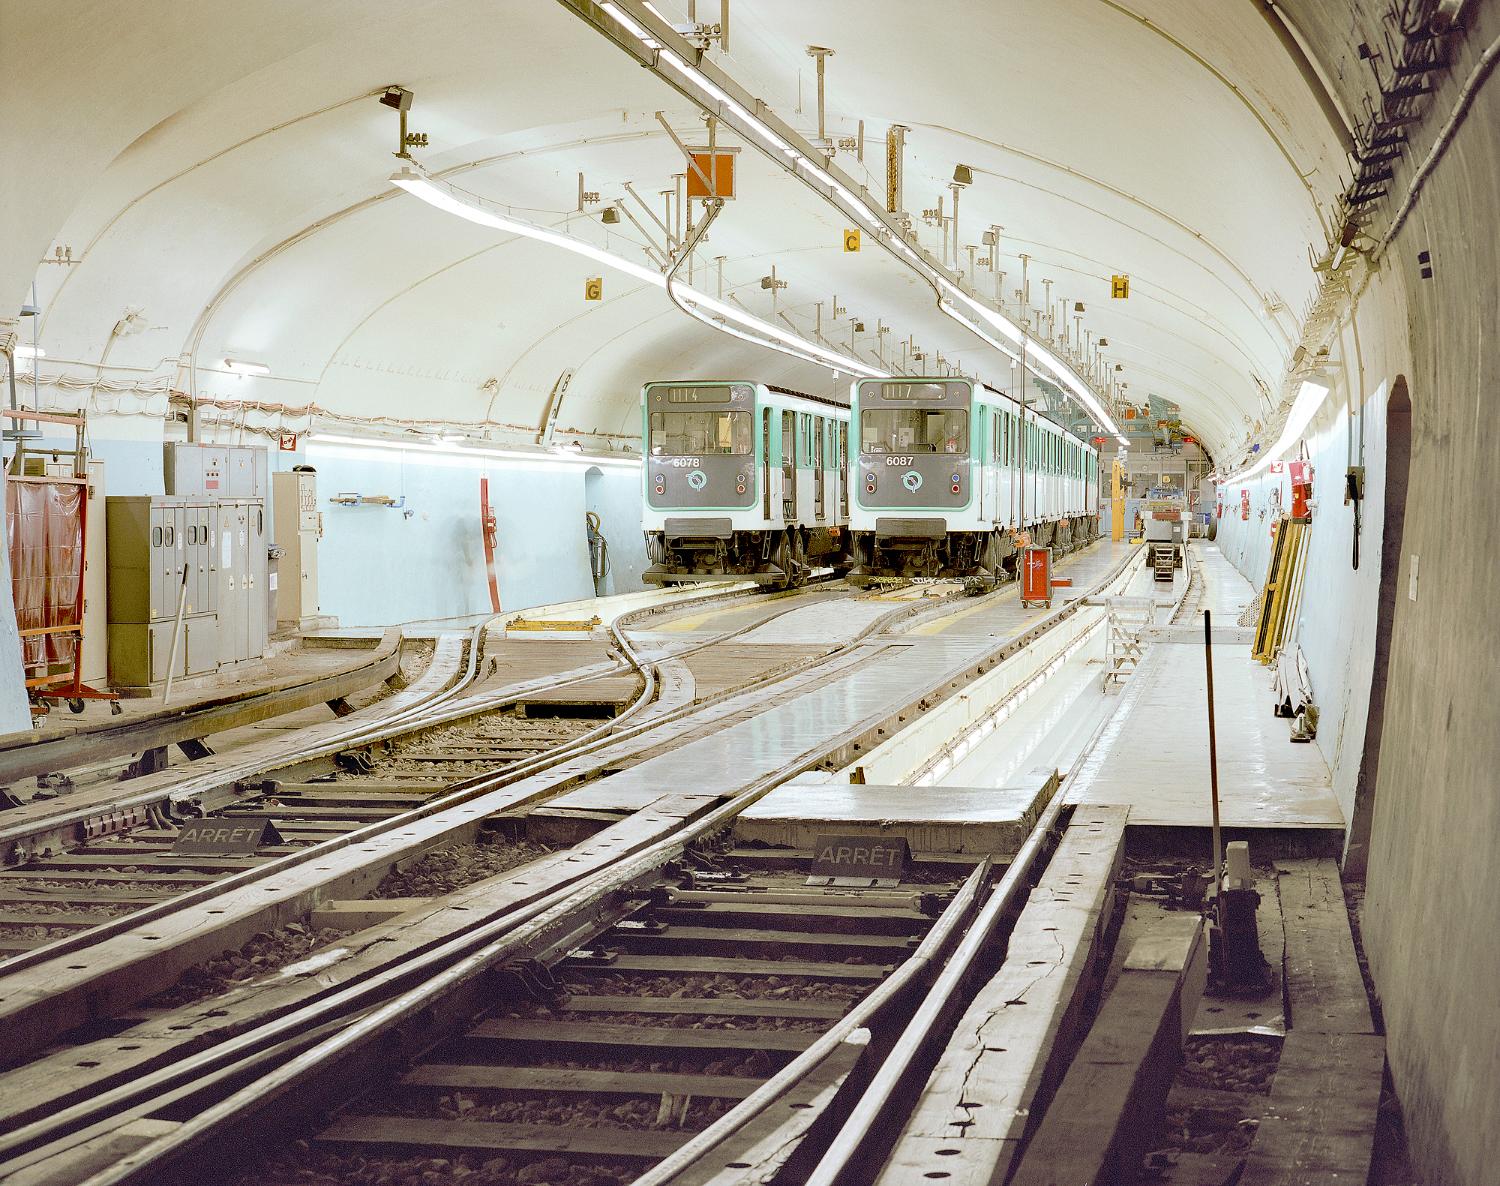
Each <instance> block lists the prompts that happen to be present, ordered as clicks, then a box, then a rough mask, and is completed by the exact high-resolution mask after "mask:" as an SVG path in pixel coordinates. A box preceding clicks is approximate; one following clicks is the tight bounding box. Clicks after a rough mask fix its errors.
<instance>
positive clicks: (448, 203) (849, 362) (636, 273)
mask: <svg viewBox="0 0 1500 1186" xmlns="http://www.w3.org/2000/svg"><path fill="white" fill-rule="evenodd" d="M390 181H391V183H392V184H393V185H398V186H400V187H401V188H402V189H404V190H406V192H407V193H409V194H412V195H413V196H414V197H418V198H421V199H422V200H423V201H424V202H426V203H428V204H429V205H431V206H435V207H437V208H438V209H439V210H444V211H446V212H447V213H449V214H455V215H457V216H458V217H459V218H462V219H465V220H467V221H468V222H472V223H476V224H478V225H479V226H486V227H490V228H491V229H493V230H499V231H505V232H508V233H510V234H514V235H521V236H524V237H526V238H530V239H536V240H539V241H540V242H543V243H550V244H552V245H553V246H555V247H560V248H562V249H563V250H564V251H570V252H572V253H573V254H575V255H582V256H584V257H585V258H587V259H591V260H594V261H595V262H597V263H601V264H605V265H606V266H608V267H611V268H615V269H617V270H618V271H622V272H625V273H626V274H627V275H630V276H633V277H634V278H635V279H637V280H640V281H643V282H644V283H646V284H651V285H654V286H655V287H657V288H665V287H666V283H667V281H666V277H665V276H663V275H662V274H661V273H660V272H657V271H655V270H653V269H651V268H648V267H645V266H643V265H641V264H638V263H635V262H634V261H632V260H628V259H625V258H624V257H623V256H619V255H616V254H615V253H614V252H612V251H607V250H605V249H604V248H603V247H596V246H595V245H594V244H592V243H589V242H587V241H585V240H583V239H578V238H575V237H574V236H572V235H569V234H566V233H565V232H562V231H554V230H551V229H550V228H548V227H542V226H537V225H536V224H535V223H530V222H527V221H526V220H524V219H520V218H516V217H514V216H513V215H511V214H509V213H506V212H504V211H502V210H501V209H500V208H498V207H496V206H495V205H494V204H493V203H490V202H488V201H486V200H485V199H484V198H481V197H479V196H478V195H477V194H470V193H466V192H464V191H463V190H460V189H458V188H457V187H456V186H454V185H452V184H450V183H449V182H446V181H442V180H439V179H437V178H432V177H428V176H427V175H426V174H424V173H422V172H421V171H420V170H418V169H415V168H413V167H412V166H410V165H406V166H403V167H402V168H400V169H398V170H397V171H396V172H395V173H392V174H391V176H390ZM673 287H674V288H675V290H676V292H675V294H673V302H674V303H675V304H678V305H679V306H681V304H682V301H680V300H678V299H677V297H679V296H680V297H681V298H682V299H683V300H686V301H689V302H690V303H692V304H694V305H700V306H702V307H703V308H704V309H707V310H710V311H711V312H712V313H713V314H714V315H715V318H718V319H721V320H719V321H714V320H710V321H709V322H708V323H709V324H712V325H713V326H714V328H723V327H722V321H733V322H735V323H736V324H738V325H742V326H744V327H746V328H747V329H749V330H751V331H753V333H754V334H756V335H759V336H758V337H753V338H751V337H746V335H744V334H735V335H733V336H735V337H739V338H742V339H744V340H746V341H754V342H757V343H758V344H759V345H762V346H768V347H770V348H771V349H779V348H780V347H778V346H776V345H774V344H773V342H771V341H765V340H762V339H774V340H775V342H780V343H783V344H784V345H786V346H789V347H790V348H791V350H790V352H791V353H793V354H795V356H796V357H798V358H801V359H802V360H803V361H805V362H813V363H816V364H818V365H819V366H826V367H830V368H831V369H834V370H838V371H848V372H852V373H855V374H861V375H866V376H868V377H872V378H873V377H876V376H880V375H883V374H884V372H882V371H876V370H873V369H871V368H869V367H866V366H865V365H864V364H863V363H860V362H857V361H855V360H854V359H852V358H849V357H847V356H845V355H843V354H839V353H837V352H836V351H833V350H827V349H824V348H823V347H822V346H819V345H817V344H816V343H813V342H809V341H808V340H807V339H805V338H801V337H798V336H797V335H796V334H791V333H788V332H786V331H785V330H782V329H779V328H777V327H776V326H775V325H772V324H771V323H770V322H768V321H764V320H762V319H761V318H759V317H756V316H755V315H754V314H752V313H747V312H745V311H744V310H742V309H738V308H736V307H735V306H733V305H730V304H727V303H725V302H724V301H720V300H717V299H715V298H714V297H710V296H708V295H706V294H705V293H701V292H699V291H698V290H697V289H695V288H689V287H687V286H686V285H681V284H675V283H674V286H673ZM684 311H685V312H689V313H690V315H691V311H690V310H684ZM697 320H704V319H703V318H697ZM726 332H728V331H727V330H726ZM784 352H787V351H784Z"/></svg>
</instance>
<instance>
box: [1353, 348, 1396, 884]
mask: <svg viewBox="0 0 1500 1186" xmlns="http://www.w3.org/2000/svg"><path fill="white" fill-rule="evenodd" d="M1410 471H1411V394H1410V392H1409V391H1408V389H1407V386H1406V376H1405V375H1397V376H1396V381H1395V383H1393V384H1392V385H1391V394H1390V397H1389V398H1388V399H1387V400H1386V405H1385V474H1384V487H1385V491H1384V498H1383V499H1382V512H1381V521H1380V523H1379V524H1377V525H1376V526H1378V527H1379V529H1380V597H1379V600H1378V601H1377V602H1376V606H1375V662H1374V665H1373V667H1372V669H1371V672H1370V707H1369V711H1368V712H1367V714H1366V716H1365V743H1364V749H1363V752H1362V753H1361V755H1360V761H1359V775H1358V777H1357V779H1356V780H1355V784H1354V805H1353V810H1352V811H1351V812H1350V815H1349V832H1348V835H1347V836H1346V837H1345V840H1344V862H1343V865H1344V875H1345V877H1349V878H1356V879H1362V878H1363V877H1364V875H1365V868H1366V865H1367V863H1368V861H1369V856H1370V851H1369V850H1370V821H1371V819H1372V817H1373V816H1374V814H1375V784H1376V779H1377V778H1378V776H1379V773H1380V740H1381V737H1382V735H1383V734H1384V732H1385V699H1386V691H1387V688H1388V685H1389V677H1390V661H1391V633H1392V629H1393V627H1394V626H1395V621H1396V605H1397V604H1398V601H1399V590H1398V588H1397V585H1398V581H1399V578H1400V573H1401V543H1402V536H1403V534H1404V532H1405V527H1406V488H1407V482H1408V477H1409V474H1410ZM1361 493H1362V492H1361ZM1359 506H1360V500H1356V502H1355V507H1356V509H1358V507H1359ZM1367 526H1368V525H1367ZM1358 548H1359V536H1358V534H1356V536H1355V549H1356V551H1355V557H1356V559H1355V561H1354V562H1355V564H1356V565H1357V564H1358V559H1357V557H1358V555H1359V552H1358Z"/></svg>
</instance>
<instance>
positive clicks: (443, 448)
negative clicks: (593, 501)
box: [308, 432, 641, 469]
mask: <svg viewBox="0 0 1500 1186" xmlns="http://www.w3.org/2000/svg"><path fill="white" fill-rule="evenodd" d="M308 440H309V441H310V442H311V443H312V444H315V445H340V446H344V447H346V448H351V449H355V448H357V449H386V450H390V451H394V452H401V453H407V452H414V453H440V454H443V455H444V456H448V457H472V458H476V459H483V458H489V457H496V458H503V459H505V460H510V461H531V462H535V463H537V464H538V465H566V466H580V465H581V466H591V465H605V466H614V467H617V468H620V469H635V468H637V467H639V466H640V464H641V459H640V458H639V457H601V456H597V455H595V454H591V453H575V452H573V451H572V450H553V451H552V452H548V453H543V452H540V451H538V452H535V453H527V452H523V451H522V450H520V449H486V448H483V447H475V446H468V445H460V444H446V445H445V444H441V443H438V442H435V441H398V440H390V439H387V438H383V437H350V436H340V435H339V434H337V433H329V432H317V433H313V435H312V436H311V437H309V438H308Z"/></svg>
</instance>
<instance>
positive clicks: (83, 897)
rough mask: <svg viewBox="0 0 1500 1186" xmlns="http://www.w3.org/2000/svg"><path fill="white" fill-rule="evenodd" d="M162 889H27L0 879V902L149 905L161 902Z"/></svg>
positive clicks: (66, 904) (58, 904)
mask: <svg viewBox="0 0 1500 1186" xmlns="http://www.w3.org/2000/svg"><path fill="white" fill-rule="evenodd" d="M162 896H163V895H162V892H161V891H152V890H103V889H97V888H92V887H91V888H89V889H86V890H71V891H69V890H44V889H43V890H26V889H13V888H11V885H10V883H9V882H6V881H3V880H0V902H50V903H52V904H53V905H56V906H68V905H76V904H78V903H80V902H86V903H88V904H89V905H90V906H149V905H151V904H152V903H153V902H160V901H161V899H162Z"/></svg>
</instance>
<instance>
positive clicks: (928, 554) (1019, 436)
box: [849, 378, 1099, 584]
mask: <svg viewBox="0 0 1500 1186" xmlns="http://www.w3.org/2000/svg"><path fill="white" fill-rule="evenodd" d="M850 416H851V424H852V426H853V427H852V432H851V440H850V465H851V477H852V480H853V489H852V492H851V493H852V498H851V502H852V505H851V508H850V531H851V533H852V535H853V541H852V554H853V566H852V567H851V569H850V571H849V579H850V581H851V582H854V583H856V584H868V583H869V582H870V581H872V580H875V579H879V578H881V577H939V576H941V577H964V578H978V579H982V580H986V581H991V582H993V581H997V580H999V579H1001V578H1002V577H1003V576H1005V575H1006V574H1007V573H1010V574H1011V575H1013V574H1014V565H1015V560H1014V557H1015V554H1016V547H1017V543H1018V537H1019V536H1021V535H1022V534H1023V533H1024V534H1025V535H1026V536H1027V537H1028V538H1029V540H1030V542H1032V543H1036V544H1042V545H1047V546H1052V547H1057V548H1061V549H1067V548H1071V547H1073V546H1076V545H1077V544H1080V543H1083V542H1085V541H1087V540H1090V539H1093V538H1094V537H1095V536H1097V535H1098V533H1099V490H1098V484H1099V482H1098V479H1099V453H1098V450H1097V449H1095V448H1094V447H1093V446H1092V445H1090V444H1088V443H1087V442H1084V441H1081V440H1079V439H1078V438H1077V437H1075V436H1074V435H1073V434H1072V433H1070V432H1068V431H1067V430H1065V429H1064V428H1062V427H1061V426H1060V425H1058V424H1056V423H1055V422H1053V421H1052V420H1051V419H1049V418H1048V417H1047V416H1045V415H1043V414H1042V413H1040V412H1038V411H1037V410H1036V409H1035V408H1030V407H1028V408H1022V406H1021V404H1020V403H1019V402H1018V401H1016V400H1014V399H1012V398H1010V397H1009V396H1007V395H1003V394H1001V393H1000V392H998V391H996V390H994V389H993V388H990V387H986V386H984V385H982V384H979V383H976V382H974V381H973V380H970V379H948V378H901V379H861V380H858V381H857V382H856V383H855V384H854V387H853V391H852V393H851V396H850ZM1023 449H1024V458H1025V476H1024V479H1023V477H1022V458H1023Z"/></svg>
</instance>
